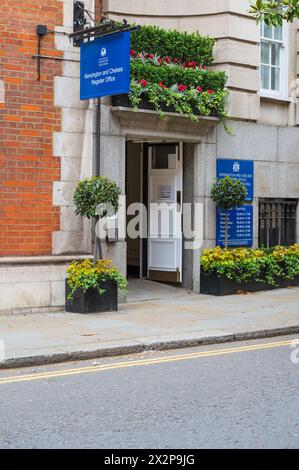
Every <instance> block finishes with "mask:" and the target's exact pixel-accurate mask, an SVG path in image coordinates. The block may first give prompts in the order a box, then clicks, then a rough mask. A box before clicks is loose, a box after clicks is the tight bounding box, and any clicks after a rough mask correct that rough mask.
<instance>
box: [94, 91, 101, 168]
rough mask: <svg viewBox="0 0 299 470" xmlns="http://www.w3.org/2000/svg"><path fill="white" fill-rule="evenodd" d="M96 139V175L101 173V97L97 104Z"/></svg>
mask: <svg viewBox="0 0 299 470" xmlns="http://www.w3.org/2000/svg"><path fill="white" fill-rule="evenodd" d="M96 108H97V109H96V141H95V151H94V165H93V167H94V168H93V171H94V175H95V176H100V173H101V98H98V99H97V105H96Z"/></svg>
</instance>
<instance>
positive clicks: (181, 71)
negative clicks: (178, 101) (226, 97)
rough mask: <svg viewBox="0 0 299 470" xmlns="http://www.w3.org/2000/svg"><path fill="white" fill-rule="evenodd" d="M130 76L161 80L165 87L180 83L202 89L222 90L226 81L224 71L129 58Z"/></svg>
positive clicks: (140, 78)
mask: <svg viewBox="0 0 299 470" xmlns="http://www.w3.org/2000/svg"><path fill="white" fill-rule="evenodd" d="M131 78H132V79H133V80H142V79H144V80H146V81H148V82H152V83H159V82H163V83H164V85H165V86H166V87H171V86H172V85H174V84H175V83H182V84H184V85H186V86H187V87H195V88H196V87H197V86H201V87H202V89H203V90H205V91H206V90H209V89H211V90H215V91H218V90H223V89H224V87H225V84H226V81H227V76H226V74H225V72H213V71H210V70H204V69H200V68H184V67H181V66H179V65H175V64H172V65H167V64H165V65H155V64H154V63H153V61H142V60H138V59H132V60H131Z"/></svg>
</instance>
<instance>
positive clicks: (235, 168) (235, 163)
mask: <svg viewBox="0 0 299 470" xmlns="http://www.w3.org/2000/svg"><path fill="white" fill-rule="evenodd" d="M239 171H240V163H239V162H234V164H233V172H234V173H238V172H239Z"/></svg>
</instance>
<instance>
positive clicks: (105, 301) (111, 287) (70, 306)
mask: <svg viewBox="0 0 299 470" xmlns="http://www.w3.org/2000/svg"><path fill="white" fill-rule="evenodd" d="M101 287H102V289H105V292H104V293H103V294H100V293H99V291H98V289H88V291H87V292H85V293H84V292H82V291H77V292H75V294H74V297H73V299H71V300H68V295H69V293H70V288H69V286H68V283H67V280H66V281H65V299H66V300H65V309H66V311H67V312H72V313H97V312H112V311H117V309H118V305H117V285H116V283H115V282H114V281H110V280H108V281H105V282H104V283H103V284H102V286H101Z"/></svg>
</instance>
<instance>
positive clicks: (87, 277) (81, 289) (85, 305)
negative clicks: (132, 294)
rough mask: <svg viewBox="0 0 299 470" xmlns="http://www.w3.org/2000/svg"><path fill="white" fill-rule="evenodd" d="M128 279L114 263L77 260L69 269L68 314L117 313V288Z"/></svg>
mask: <svg viewBox="0 0 299 470" xmlns="http://www.w3.org/2000/svg"><path fill="white" fill-rule="evenodd" d="M118 288H120V289H122V290H124V291H126V289H127V280H126V279H125V278H124V277H123V276H122V275H121V274H120V272H119V270H118V269H117V268H116V267H115V266H113V264H112V262H111V261H110V260H107V259H105V260H98V261H97V262H96V263H93V262H92V260H90V259H85V260H83V261H74V262H73V263H72V264H71V265H70V266H69V267H68V269H67V278H66V311H67V312H74V313H96V312H108V311H115V310H117V308H118V306H117V289H118Z"/></svg>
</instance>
